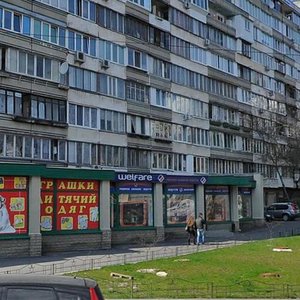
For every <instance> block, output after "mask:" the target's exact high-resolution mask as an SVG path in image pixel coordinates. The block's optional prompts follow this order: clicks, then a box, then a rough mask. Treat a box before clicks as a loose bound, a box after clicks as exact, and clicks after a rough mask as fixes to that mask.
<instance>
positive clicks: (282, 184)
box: [276, 167, 290, 202]
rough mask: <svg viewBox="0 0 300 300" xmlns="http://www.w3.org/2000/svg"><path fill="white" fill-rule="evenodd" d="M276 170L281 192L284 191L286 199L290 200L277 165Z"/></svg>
mask: <svg viewBox="0 0 300 300" xmlns="http://www.w3.org/2000/svg"><path fill="white" fill-rule="evenodd" d="M276 172H277V174H278V176H279V180H280V182H281V186H282V190H283V193H284V195H285V197H286V199H287V201H288V202H290V196H289V193H288V191H287V189H286V187H285V184H284V182H283V178H282V175H281V173H280V172H279V168H278V167H276Z"/></svg>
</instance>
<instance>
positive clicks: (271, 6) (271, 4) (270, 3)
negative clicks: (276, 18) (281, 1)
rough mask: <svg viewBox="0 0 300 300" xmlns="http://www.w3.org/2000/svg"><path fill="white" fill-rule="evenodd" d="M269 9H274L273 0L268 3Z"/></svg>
mask: <svg viewBox="0 0 300 300" xmlns="http://www.w3.org/2000/svg"><path fill="white" fill-rule="evenodd" d="M269 7H270V8H272V9H273V8H274V7H275V4H274V1H273V0H270V1H269Z"/></svg>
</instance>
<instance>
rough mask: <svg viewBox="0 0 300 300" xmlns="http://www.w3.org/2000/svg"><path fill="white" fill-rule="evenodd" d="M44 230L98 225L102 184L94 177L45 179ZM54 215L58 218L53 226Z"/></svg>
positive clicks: (42, 215) (83, 227)
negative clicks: (85, 178) (88, 178)
mask: <svg viewBox="0 0 300 300" xmlns="http://www.w3.org/2000/svg"><path fill="white" fill-rule="evenodd" d="M41 199H42V203H41V230H43V231H51V230H54V229H55V230H85V229H98V228H99V184H98V182H97V181H94V180H73V179H69V180H68V179H63V180H49V179H45V180H42V191H41ZM54 218H55V219H56V222H55V228H54Z"/></svg>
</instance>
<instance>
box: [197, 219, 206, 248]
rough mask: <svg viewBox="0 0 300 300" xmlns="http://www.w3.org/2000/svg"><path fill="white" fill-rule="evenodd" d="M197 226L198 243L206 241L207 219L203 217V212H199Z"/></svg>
mask: <svg viewBox="0 0 300 300" xmlns="http://www.w3.org/2000/svg"><path fill="white" fill-rule="evenodd" d="M195 223H196V228H197V245H200V243H201V244H204V241H205V227H206V221H205V220H204V218H203V214H202V213H199V217H198V218H197V219H196V221H195Z"/></svg>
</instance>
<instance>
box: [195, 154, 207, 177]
mask: <svg viewBox="0 0 300 300" xmlns="http://www.w3.org/2000/svg"><path fill="white" fill-rule="evenodd" d="M208 167H209V159H208V157H201V156H194V172H195V173H201V174H207V173H208Z"/></svg>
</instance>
